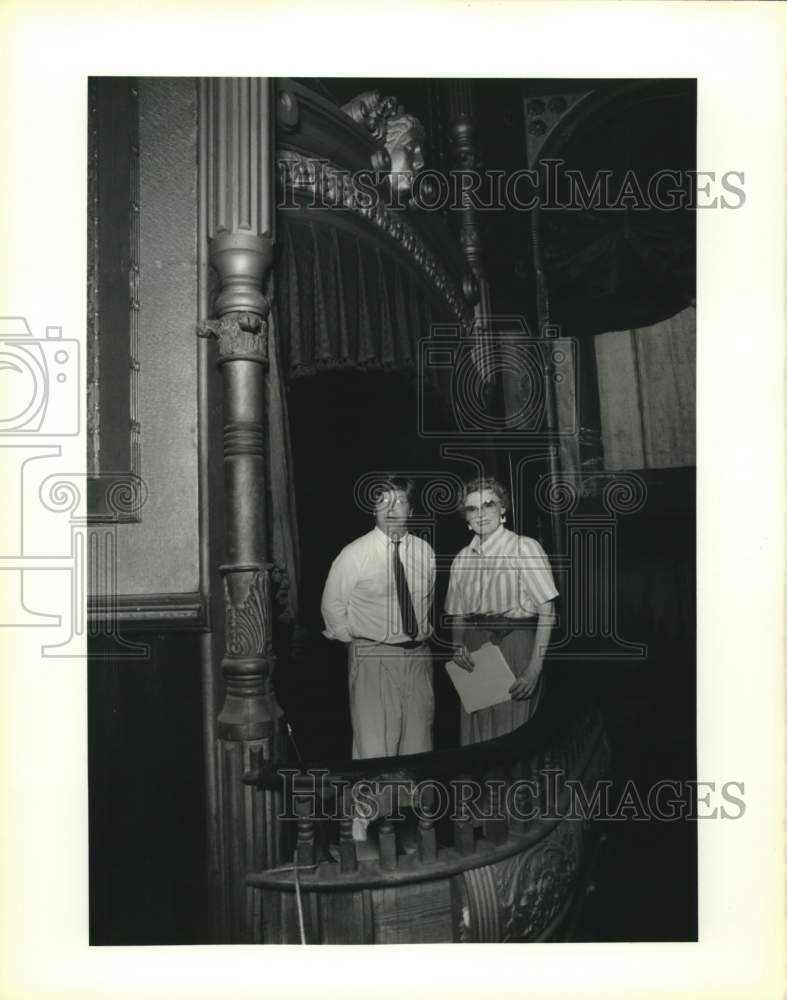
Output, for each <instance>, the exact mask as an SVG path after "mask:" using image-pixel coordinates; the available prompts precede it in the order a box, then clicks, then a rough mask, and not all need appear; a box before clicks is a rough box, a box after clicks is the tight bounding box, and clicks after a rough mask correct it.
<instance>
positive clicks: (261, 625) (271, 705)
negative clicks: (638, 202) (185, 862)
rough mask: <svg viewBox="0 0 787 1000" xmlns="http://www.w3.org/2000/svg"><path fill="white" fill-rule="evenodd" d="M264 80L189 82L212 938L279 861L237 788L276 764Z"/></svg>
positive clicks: (257, 807)
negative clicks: (204, 248) (196, 115)
mask: <svg viewBox="0 0 787 1000" xmlns="http://www.w3.org/2000/svg"><path fill="white" fill-rule="evenodd" d="M271 93H272V85H271V81H270V80H268V79H246V78H242V79H209V80H203V81H202V82H201V88H200V122H201V129H202V135H201V144H200V149H201V159H202V169H203V170H204V171H205V179H204V183H203V184H202V185H201V189H202V191H203V193H204V194H203V197H204V200H205V202H206V204H205V206H204V209H203V219H204V228H205V231H206V236H207V240H208V260H209V263H210V265H211V266H212V267H213V268H214V269H215V272H216V274H217V276H218V294H217V297H216V299H215V304H214V309H213V312H214V315H215V317H216V318H215V319H214V320H212V321H210V322H208V323H206V324H205V326H204V328H203V330H202V333H203V335H205V336H211V337H214V338H215V339H216V340H217V341H218V365H219V366H220V368H221V372H222V376H223V383H224V503H225V550H224V557H223V565H222V566H221V567H220V570H221V575H222V578H223V586H224V604H225V649H224V655H223V658H222V662H221V668H222V674H223V678H224V686H225V694H224V704H223V706H222V709H221V711H220V713H219V716H218V720H217V747H216V750H217V755H218V760H217V779H218V780H217V786H218V803H217V808H218V811H219V814H220V815H219V822H218V829H219V852H218V854H219V859H220V862H219V864H220V873H219V881H220V885H219V887H218V888H219V893H218V894H219V897H220V901H221V913H220V919H219V921H218V923H219V926H220V931H219V937H220V939H221V940H224V941H231V942H242V941H254V940H259V935H258V928H257V915H256V914H255V910H254V898H253V894H252V893H250V892H249V891H248V890H247V888H246V885H245V877H246V875H247V873H248V872H249V871H253V870H260V869H262V868H265V867H268V866H270V865H273V864H275V863H276V862H277V861H278V860H279V845H278V843H277V832H278V827H277V821H276V816H277V813H278V811H279V810H278V801H277V798H276V797H275V796H273V795H265V796H260V795H259V794H258V793H256V792H254V790H253V789H251V788H248V787H246V786H244V785H243V782H242V777H243V773H244V771H245V770H246V769H247V768H248V767H249V766H250V764H251V758H252V755H254V756H255V757H259V755H260V753H261V754H262V756H263V757H264V758H266V759H270V758H272V757H282V756H283V747H282V742H283V739H282V738H283V719H282V711H281V709H280V708H279V706H278V704H277V702H276V698H275V695H274V693H273V688H272V685H271V675H272V672H273V666H274V658H273V654H272V645H271V620H272V609H271V596H270V576H269V571H268V562H269V561H268V546H267V541H266V532H265V455H266V446H265V427H264V426H263V413H264V393H265V375H266V367H267V357H268V353H267V349H268V335H269V326H268V316H269V313H270V308H271V296H270V293H269V287H270V277H271V267H272V263H273V241H274V198H275V190H274V183H273V171H272V156H273V141H274V139H273V136H274V122H273V112H272V102H271Z"/></svg>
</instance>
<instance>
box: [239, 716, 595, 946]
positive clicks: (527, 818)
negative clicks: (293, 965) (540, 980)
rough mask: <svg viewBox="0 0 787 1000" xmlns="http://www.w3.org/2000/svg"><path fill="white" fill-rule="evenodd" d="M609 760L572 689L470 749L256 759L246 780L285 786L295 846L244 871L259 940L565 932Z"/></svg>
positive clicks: (523, 936) (509, 937)
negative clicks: (365, 834) (369, 828)
mask: <svg viewBox="0 0 787 1000" xmlns="http://www.w3.org/2000/svg"><path fill="white" fill-rule="evenodd" d="M607 765H608V747H607V742H606V737H605V733H604V728H603V724H602V720H601V717H600V715H599V713H598V711H597V710H596V709H595V708H594V707H593V706H592V705H590V704H588V703H587V702H586V701H584V700H583V699H581V698H580V697H577V698H576V699H574V700H573V701H572V702H571V703H567V702H566V701H565V699H564V698H561V700H560V701H559V702H557V700H556V699H553V700H552V701H551V702H550V700H549V699H548V698H547V699H546V700H545V703H544V705H543V707H542V710H541V711H539V713H538V714H537V715H536V717H535V718H534V719H532V720H531V721H530V722H529V723H527V724H526V725H524V726H522V727H521V728H520V729H518V730H515V731H514V732H512V733H510V734H508V735H506V736H503V737H500V738H498V739H496V740H490V741H487V742H485V743H479V744H474V745H472V746H468V747H461V748H456V749H451V750H443V751H435V752H432V753H427V754H414V755H410V756H406V757H396V758H375V759H369V760H352V761H339V762H335V763H326V762H320V763H313V764H301V765H299V766H298V767H297V768H295V767H293V766H292V765H290V764H288V765H286V766H281V767H276V766H275V764H271V763H270V762H263V761H262V760H261V759H258V760H256V761H255V762H254V766H253V767H252V769H251V770H250V771H249V772H248V773H247V775H246V776H245V779H244V780H245V781H246V783H247V784H249V785H252V786H255V787H256V788H258V789H272V788H276V789H279V790H281V791H282V792H283V798H284V801H285V802H286V803H287V804H288V810H287V816H288V818H284V819H283V820H282V823H283V826H285V827H288V828H289V830H290V837H291V840H290V842H291V843H292V844H293V852H292V863H291V864H287V865H284V866H282V867H280V868H272V869H268V870H266V871H262V872H255V873H252V874H251V875H249V877H248V879H247V882H248V884H249V886H251V887H252V888H253V889H254V890H255V891H256V892H257V893H258V894H259V896H260V900H259V901H260V902H261V923H260V934H261V937H262V939H263V940H264V941H278V942H282V943H284V942H297V941H298V940H301V941H308V942H309V943H317V942H321V943H340V942H347V943H359V942H370V941H380V942H386V941H392V942H394V941H397V942H407V941H412V942H419V941H466V940H467V941H517V940H544V939H551V938H554V937H556V936H565V934H566V933H568V931H567V928H568V927H569V924H570V919H571V917H572V913H573V912H574V911H576V910H577V904H578V903H579V902H580V901H581V899H582V895H583V886H586V885H587V884H589V876H588V872H589V869H590V868H591V867H592V866H591V859H592V856H593V854H594V850H595V840H596V838H595V836H594V832H593V829H592V824H591V823H590V819H591V815H590V814H591V812H592V809H590V808H589V806H590V805H591V804H592V800H593V789H594V787H595V786H596V783H597V782H598V781H599V780H600V779H602V778H603V776H604V774H605V773H606V769H607ZM359 790H360V792H359ZM358 799H361V800H365V801H366V802H367V803H368V802H372V803H374V804H375V805H378V806H379V812H380V816H379V822H378V823H377V824H376V830H377V836H376V840H375V843H374V845H373V847H371V848H370V847H369V846H368V845H367V846H365V847H364V848H359V845H358V844H357V842H356V841H354V840H353V837H352V824H353V818H354V817H355V816H357V815H358V807H357V805H356V802H357V800H358ZM402 800H404V807H403V808H399V807H400V806H402ZM330 841H333V844H330ZM326 848H327V850H326Z"/></svg>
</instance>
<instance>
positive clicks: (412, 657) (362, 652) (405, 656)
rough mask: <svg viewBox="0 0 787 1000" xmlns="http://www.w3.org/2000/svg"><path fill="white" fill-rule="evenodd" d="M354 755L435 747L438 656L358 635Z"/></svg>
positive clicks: (353, 654)
mask: <svg viewBox="0 0 787 1000" xmlns="http://www.w3.org/2000/svg"><path fill="white" fill-rule="evenodd" d="M349 650H350V652H349V671H350V676H349V681H350V718H351V720H352V727H353V757H354V758H356V759H358V758H363V757H392V756H397V755H399V754H408V753H422V752H424V751H427V750H431V749H432V724H433V722H434V687H433V680H432V656H431V653H430V651H429V647H428V646H427V645H426V643H424V644H422V645H421V646H419V647H418V648H417V649H403V648H402V647H400V646H386V645H385V644H384V643H379V642H371V641H369V640H367V639H353V641H352V642H351V643H350V647H349Z"/></svg>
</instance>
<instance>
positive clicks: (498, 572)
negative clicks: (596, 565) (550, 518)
mask: <svg viewBox="0 0 787 1000" xmlns="http://www.w3.org/2000/svg"><path fill="white" fill-rule="evenodd" d="M556 596H557V589H556V588H555V581H554V580H553V579H552V570H551V568H550V566H549V560H548V558H547V555H546V552H544V550H543V549H542V548H541V546H540V545H539V544H538V542H537V541H536V540H535V539H534V538H528V537H527V536H525V535H516V534H514V532H513V531H509V530H508V528H506V527H504V526H503V525H502V524H501V525H500V527H499V528H497V529H496V530H495V531H494V532H493V533H492V534H491V535H490V536H489V537H488V538H486V539H484V540H483V541H482V540H481V538H480V537H479V536H478V535H475V536H474V538H473V540H472V542H470V544H469V545H467V546H465V548H463V549H462V550H461V552H459V553H458V554H457V556H456V558H455V559H454V561H453V563H452V565H451V576H450V578H449V581H448V593H447V594H446V599H445V613H446V614H448V615H475V614H481V615H507V616H508V617H509V618H527V617H532V616H533V615H537V614H538V609H539V605H541V604H545V603H546V602H547V601H551V600H552V598H554V597H556Z"/></svg>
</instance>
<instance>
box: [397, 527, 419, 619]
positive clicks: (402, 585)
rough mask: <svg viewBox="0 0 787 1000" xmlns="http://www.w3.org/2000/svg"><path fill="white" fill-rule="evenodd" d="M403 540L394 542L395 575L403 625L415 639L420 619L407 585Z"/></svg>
mask: <svg viewBox="0 0 787 1000" xmlns="http://www.w3.org/2000/svg"><path fill="white" fill-rule="evenodd" d="M401 544H402V543H401V540H397V541H395V542H394V543H393V547H394V559H393V564H394V577H395V578H396V596H397V598H398V599H399V611H400V613H401V615H402V627H403V628H404V631H405V634H406V635H409V636H410V638H411V639H414V638H415V637H416V636H417V635H418V619H417V618H416V617H415V608H414V607H413V599H412V597H411V595H410V588H409V587H408V585H407V577H406V576H405V575H404V566H403V565H402V560H401V559H400V558H399V546H400V545H401Z"/></svg>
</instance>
